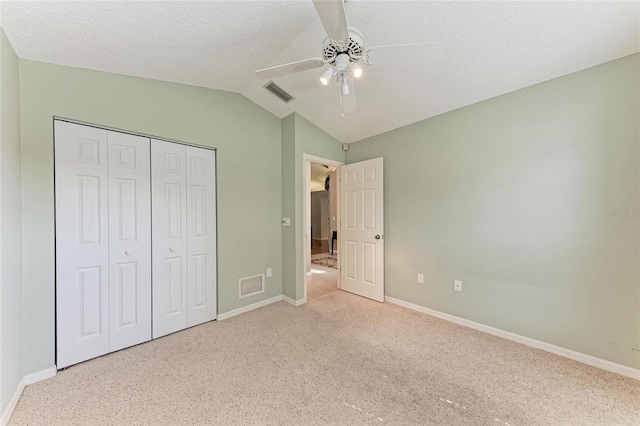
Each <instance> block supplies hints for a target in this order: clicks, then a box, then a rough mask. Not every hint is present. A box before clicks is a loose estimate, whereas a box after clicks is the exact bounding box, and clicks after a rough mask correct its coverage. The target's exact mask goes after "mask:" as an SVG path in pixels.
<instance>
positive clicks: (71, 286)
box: [55, 121, 109, 368]
mask: <svg viewBox="0 0 640 426" xmlns="http://www.w3.org/2000/svg"><path fill="white" fill-rule="evenodd" d="M107 162H108V160H107V131H106V130H102V129H96V128H94V127H86V126H80V125H77V124H71V123H66V122H62V121H55V185H56V200H55V204H56V313H57V321H56V323H57V361H56V362H57V366H58V368H64V367H67V366H69V365H71V364H75V363H78V362H81V361H84V360H87V359H90V358H94V357H96V356H100V355H103V354H105V353H107V352H109V279H108V273H109V231H108V228H109V223H108V217H109V209H108V202H109V201H108V198H109V197H108V195H109V194H108V180H107Z"/></svg>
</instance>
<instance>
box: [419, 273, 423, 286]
mask: <svg viewBox="0 0 640 426" xmlns="http://www.w3.org/2000/svg"><path fill="white" fill-rule="evenodd" d="M418 284H424V275H423V274H418Z"/></svg>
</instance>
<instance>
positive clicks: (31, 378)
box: [0, 365, 58, 426]
mask: <svg viewBox="0 0 640 426" xmlns="http://www.w3.org/2000/svg"><path fill="white" fill-rule="evenodd" d="M57 373H58V370H57V369H56V366H55V365H54V366H53V367H51V368H47V369H46V370H42V371H37V372H35V373H32V374H27V375H26V376H24V377H23V378H22V379H20V382H19V383H18V386H17V387H16V391H15V392H14V393H13V396H12V397H11V400H9V405H7V408H5V410H4V412H3V413H2V417H0V425H1V426H5V425H6V424H7V423H9V419H10V418H11V415H12V414H13V410H15V408H16V405H18V401H19V400H20V396H21V395H22V392H23V391H24V387H25V386H26V385H32V384H34V383H36V382H40V381H42V380H46V379H50V378H51V377H53V376H55V375H56V374H57Z"/></svg>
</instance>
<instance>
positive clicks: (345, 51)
mask: <svg viewBox="0 0 640 426" xmlns="http://www.w3.org/2000/svg"><path fill="white" fill-rule="evenodd" d="M313 5H314V6H315V8H316V11H317V12H318V15H319V16H320V20H321V21H322V25H323V26H324V29H325V31H326V33H327V37H326V38H325V39H324V41H323V43H322V58H310V59H305V60H302V61H297V62H292V63H289V64H284V65H278V66H275V67H271V68H265V69H262V70H258V71H256V76H257V77H258V78H261V79H265V80H267V79H271V78H275V77H280V76H283V75H287V74H293V73H297V72H301V71H307V70H311V69H314V68H321V67H323V66H325V65H326V64H329V68H327V69H326V70H324V71H323V73H322V74H321V76H320V83H322V84H323V85H324V86H327V85H329V83H330V82H331V79H332V78H333V77H336V82H337V83H338V89H339V90H338V92H339V94H340V107H341V113H342V115H345V114H348V113H351V112H353V111H355V110H356V98H355V96H356V95H355V79H357V78H360V77H362V74H363V72H364V71H363V69H362V66H361V65H360V62H362V63H364V64H366V65H368V66H378V65H380V66H384V65H391V66H397V65H398V64H425V63H426V64H430V63H433V62H436V61H438V60H439V59H440V58H441V57H442V55H443V54H444V45H443V44H442V43H418V44H399V45H389V46H372V47H369V48H367V47H365V44H364V38H363V36H362V33H361V32H360V31H358V30H357V29H356V28H353V27H350V26H348V25H347V17H346V14H345V10H344V2H343V0H313Z"/></svg>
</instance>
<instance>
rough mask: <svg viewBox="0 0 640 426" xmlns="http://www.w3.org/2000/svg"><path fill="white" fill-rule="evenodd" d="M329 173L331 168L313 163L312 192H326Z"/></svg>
mask: <svg viewBox="0 0 640 426" xmlns="http://www.w3.org/2000/svg"><path fill="white" fill-rule="evenodd" d="M329 173H330V170H329V166H325V165H324V164H319V163H311V192H318V191H324V181H325V179H326V178H327V176H328V175H329Z"/></svg>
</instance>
